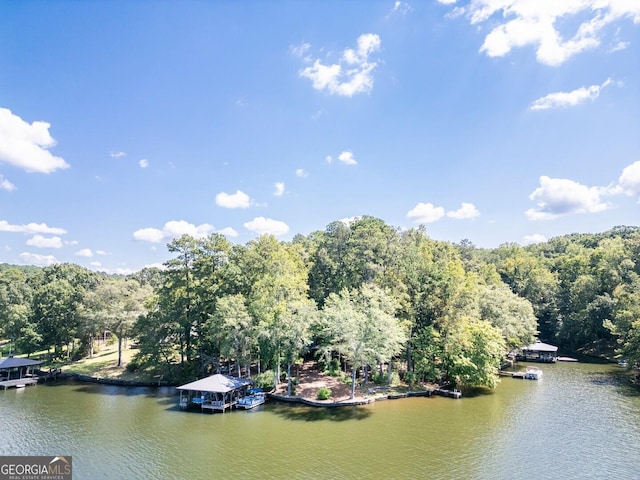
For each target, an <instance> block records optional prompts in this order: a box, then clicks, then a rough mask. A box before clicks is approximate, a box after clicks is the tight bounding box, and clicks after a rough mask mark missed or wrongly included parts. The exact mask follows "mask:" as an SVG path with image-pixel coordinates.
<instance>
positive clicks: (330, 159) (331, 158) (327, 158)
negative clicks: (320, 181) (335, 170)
mask: <svg viewBox="0 0 640 480" xmlns="http://www.w3.org/2000/svg"><path fill="white" fill-rule="evenodd" d="M324 159H325V160H326V162H327V163H332V162H333V157H332V156H331V155H327V156H326V157H324Z"/></svg>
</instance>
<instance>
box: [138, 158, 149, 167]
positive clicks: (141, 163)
mask: <svg viewBox="0 0 640 480" xmlns="http://www.w3.org/2000/svg"><path fill="white" fill-rule="evenodd" d="M138 165H140V168H147V167H148V166H149V160H147V159H146V158H143V159H142V160H140V161H139V162H138Z"/></svg>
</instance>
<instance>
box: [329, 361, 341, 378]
mask: <svg viewBox="0 0 640 480" xmlns="http://www.w3.org/2000/svg"><path fill="white" fill-rule="evenodd" d="M327 373H328V374H329V375H330V376H332V377H338V376H340V374H341V373H342V372H341V371H340V360H338V359H337V358H332V359H331V362H330V363H329V371H328V372H327Z"/></svg>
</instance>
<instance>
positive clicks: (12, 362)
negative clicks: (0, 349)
mask: <svg viewBox="0 0 640 480" xmlns="http://www.w3.org/2000/svg"><path fill="white" fill-rule="evenodd" d="M41 364H42V362H39V361H38V360H31V359H29V358H17V357H4V358H0V370H2V369H5V368H16V367H33V366H34V365H41Z"/></svg>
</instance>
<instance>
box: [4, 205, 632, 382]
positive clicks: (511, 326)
mask: <svg viewBox="0 0 640 480" xmlns="http://www.w3.org/2000/svg"><path fill="white" fill-rule="evenodd" d="M168 250H169V252H170V254H171V259H170V260H169V261H167V262H166V264H165V266H164V268H163V269H156V268H149V269H144V270H142V271H139V272H137V273H135V274H132V275H128V276H113V275H106V274H101V273H96V272H92V271H89V270H87V269H84V268H82V267H79V266H77V265H72V264H57V265H52V266H49V267H44V268H36V267H17V266H12V265H6V264H3V265H0V338H4V339H5V341H7V342H11V345H12V347H13V349H14V351H16V352H18V353H22V354H32V353H34V352H38V351H43V350H45V351H48V352H49V358H70V359H74V358H75V359H77V358H81V357H83V356H91V355H93V348H94V341H95V339H96V338H97V337H100V336H101V335H103V334H104V332H105V331H108V332H110V333H111V334H112V335H114V336H115V337H116V338H117V340H118V344H119V348H120V350H119V351H121V349H122V348H123V341H124V340H125V339H131V341H132V342H135V345H136V347H137V348H138V350H137V355H136V357H135V359H134V361H133V362H131V364H130V365H129V366H128V367H129V368H131V369H141V370H148V371H149V372H152V373H157V374H162V375H165V378H170V379H172V380H173V381H183V380H188V379H193V378H196V377H199V376H204V375H206V374H209V373H211V372H215V371H220V369H221V368H223V366H225V368H228V369H230V370H231V372H232V373H234V374H237V375H245V374H246V372H249V371H250V369H249V366H250V365H253V366H254V369H255V368H256V367H257V369H259V370H260V371H266V370H270V371H272V372H273V378H274V381H277V380H278V379H279V378H282V377H281V375H284V374H285V372H289V373H290V372H291V367H292V365H295V364H296V363H297V362H299V361H300V359H301V358H303V357H305V356H314V357H315V358H317V359H318V360H319V361H320V362H321V364H322V365H326V366H327V368H330V366H332V365H333V366H334V368H335V366H336V365H337V368H341V367H344V368H345V369H347V370H348V371H349V372H350V373H351V375H352V385H355V378H356V374H359V375H360V374H362V375H365V376H366V375H372V376H377V377H378V380H380V379H387V380H389V381H390V379H391V376H392V374H398V373H399V374H400V375H401V376H402V378H403V379H404V380H405V381H406V382H407V383H410V384H411V383H416V382H421V381H430V382H437V383H440V384H443V383H447V384H450V385H454V386H457V387H466V386H487V387H493V386H494V385H495V383H496V380H497V376H496V372H497V369H498V367H499V365H500V364H501V362H502V361H503V359H504V358H505V355H506V354H507V353H508V352H509V351H510V350H512V349H515V348H517V347H519V346H522V345H525V344H528V343H530V342H532V341H533V340H534V339H536V338H539V339H541V340H543V341H547V342H550V343H554V344H556V345H559V347H560V349H561V350H562V351H565V352H571V353H583V354H589V355H596V356H607V357H609V358H613V357H614V356H617V357H623V358H625V359H627V360H628V362H629V365H634V364H637V363H638V362H640V229H638V228H637V227H616V228H614V229H612V230H610V231H608V232H604V233H600V234H573V235H568V236H563V237H558V238H554V239H551V240H549V241H547V242H545V243H540V244H536V245H530V246H525V247H523V246H519V245H517V244H505V245H502V246H500V247H499V248H496V249H480V248H476V247H475V246H474V245H473V244H472V243H470V242H468V241H462V242H460V243H459V244H451V243H448V242H442V241H435V240H432V239H430V238H429V237H428V235H427V234H426V231H425V230H424V228H418V229H411V230H405V231H401V230H399V229H396V228H393V227H391V226H389V225H387V224H385V223H384V222H383V221H382V220H380V219H377V218H373V217H362V218H359V219H356V220H354V221H352V222H349V223H347V222H342V221H336V222H333V223H331V224H330V225H328V226H327V227H326V229H325V230H324V231H318V232H313V233H311V234H309V235H307V236H302V235H298V236H296V237H295V238H294V239H293V240H292V241H290V242H281V241H278V240H276V239H275V238H274V237H272V236H269V235H265V236H262V237H260V238H258V239H256V240H252V241H250V242H248V243H247V244H245V245H237V244H232V243H230V242H229V241H228V240H226V238H225V237H223V236H222V235H219V234H213V235H211V236H209V237H206V238H201V239H196V238H192V237H189V236H183V237H181V238H179V239H175V240H173V241H172V242H170V243H169V244H168ZM227 371H228V370H227ZM360 372H363V373H360Z"/></svg>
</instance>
